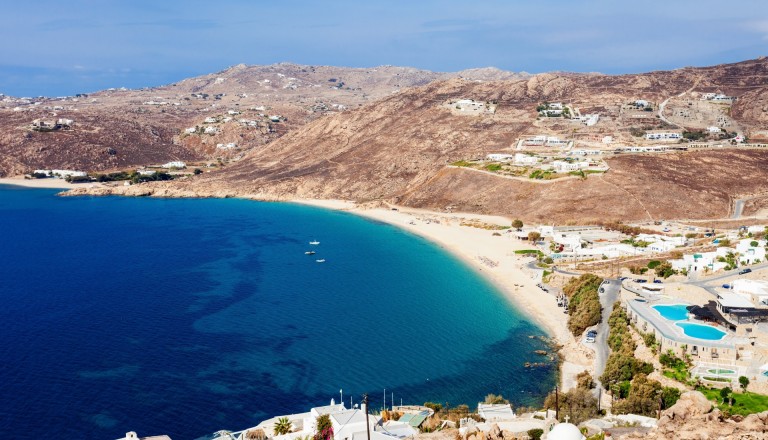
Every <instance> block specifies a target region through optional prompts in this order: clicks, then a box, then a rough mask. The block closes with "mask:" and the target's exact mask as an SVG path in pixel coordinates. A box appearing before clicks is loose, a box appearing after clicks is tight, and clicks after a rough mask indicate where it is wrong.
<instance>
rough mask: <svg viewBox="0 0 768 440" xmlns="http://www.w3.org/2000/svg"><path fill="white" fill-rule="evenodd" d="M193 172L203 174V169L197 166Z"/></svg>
mask: <svg viewBox="0 0 768 440" xmlns="http://www.w3.org/2000/svg"><path fill="white" fill-rule="evenodd" d="M193 172H194V173H195V175H198V174H203V170H201V169H200V168H195V171H193Z"/></svg>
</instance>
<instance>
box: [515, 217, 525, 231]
mask: <svg viewBox="0 0 768 440" xmlns="http://www.w3.org/2000/svg"><path fill="white" fill-rule="evenodd" d="M512 227H513V228H515V229H517V230H518V231H519V230H520V229H522V228H523V221H522V220H520V219H519V218H516V219H514V220H513V221H512Z"/></svg>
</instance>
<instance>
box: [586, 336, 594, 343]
mask: <svg viewBox="0 0 768 440" xmlns="http://www.w3.org/2000/svg"><path fill="white" fill-rule="evenodd" d="M584 342H586V343H587V344H594V343H595V338H593V337H592V336H587V338H586V339H584Z"/></svg>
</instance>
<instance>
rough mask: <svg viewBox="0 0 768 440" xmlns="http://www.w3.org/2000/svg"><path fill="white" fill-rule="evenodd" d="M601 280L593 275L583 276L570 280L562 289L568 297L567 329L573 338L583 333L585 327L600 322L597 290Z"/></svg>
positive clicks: (600, 310)
mask: <svg viewBox="0 0 768 440" xmlns="http://www.w3.org/2000/svg"><path fill="white" fill-rule="evenodd" d="M602 282H603V279H602V278H600V277H599V276H597V275H594V274H584V275H582V276H580V277H579V278H572V279H571V280H570V281H568V283H567V284H566V285H565V287H563V292H564V293H565V294H566V295H568V298H569V302H568V314H569V317H568V329H569V330H570V331H571V333H572V334H573V335H574V336H578V335H580V334H582V333H584V330H586V329H587V327H591V326H593V325H596V324H598V323H599V322H600V321H601V320H602V307H601V306H600V297H599V296H598V293H597V290H598V289H599V288H600V283H602Z"/></svg>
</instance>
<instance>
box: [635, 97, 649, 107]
mask: <svg viewBox="0 0 768 440" xmlns="http://www.w3.org/2000/svg"><path fill="white" fill-rule="evenodd" d="M648 104H649V103H648V101H646V100H645V99H638V100H636V101H635V107H648Z"/></svg>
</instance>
